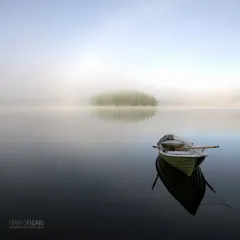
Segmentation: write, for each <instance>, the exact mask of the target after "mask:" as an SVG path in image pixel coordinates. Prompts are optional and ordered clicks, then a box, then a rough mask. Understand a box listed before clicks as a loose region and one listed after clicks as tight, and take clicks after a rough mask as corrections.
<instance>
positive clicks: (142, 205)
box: [0, 107, 240, 239]
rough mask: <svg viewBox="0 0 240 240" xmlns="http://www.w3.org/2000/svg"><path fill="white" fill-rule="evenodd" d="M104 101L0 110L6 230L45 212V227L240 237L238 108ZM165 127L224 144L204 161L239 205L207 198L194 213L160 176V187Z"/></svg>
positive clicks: (220, 190)
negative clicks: (103, 104) (159, 156)
mask: <svg viewBox="0 0 240 240" xmlns="http://www.w3.org/2000/svg"><path fill="white" fill-rule="evenodd" d="M150 109H151V108H150ZM93 110H94V111H93ZM101 110H103V109H100V108H99V109H96V108H95V109H92V108H74V107H72V108H41V109H39V108H9V109H5V110H3V109H2V110H1V111H0V136H1V137H0V148H1V151H0V159H1V162H0V169H1V174H0V178H1V181H0V190H1V192H2V197H1V205H0V210H1V217H0V222H1V231H2V232H10V231H11V229H9V228H8V221H9V220H10V219H44V222H45V229H43V230H40V231H39V232H38V234H46V235H48V234H50V233H53V232H56V231H57V233H62V234H63V233H66V232H68V234H69V235H70V236H72V237H74V236H81V237H83V238H84V239H96V238H105V239H112V238H114V239H123V238H129V237H131V238H133V239H149V238H156V237H160V236H161V237H162V238H164V239H165V238H167V239H175V237H177V236H181V237H185V238H186V239H190V238H191V237H194V238H196V239H201V238H203V237H204V238H205V239H212V238H213V237H214V238H220V237H221V239H229V238H231V239H238V236H239V233H240V231H239V223H240V208H239V202H240V201H239V200H240V194H239V188H238V184H237V183H238V182H239V181H240V176H239V171H238V169H239V161H238V160H239V148H240V134H239V133H240V125H239V122H240V112H239V110H206V109H205V110H204V109H202V110H189V109H188V110H186V109H185V110H178V111H176V110H167V109H166V110H161V109H159V108H157V109H154V111H153V109H152V110H149V109H148V110H146V109H142V110H141V109H140V108H139V109H135V110H130V108H127V109H121V108H119V109H117V108H115V109H107V108H105V109H104V111H103V112H101ZM102 115H104V118H102ZM146 115H148V117H147V116H146ZM109 116H110V117H109ZM136 116H137V117H136ZM166 133H174V134H176V135H180V136H182V137H184V138H186V139H189V140H191V141H193V142H195V143H196V144H199V145H219V146H220V148H219V149H212V150H208V154H209V156H208V157H207V158H206V160H205V161H204V162H203V163H202V165H201V169H202V172H203V175H204V177H205V178H206V180H207V181H208V182H209V183H210V184H211V185H212V186H213V187H214V189H215V190H216V191H217V194H218V195H219V196H220V197H222V198H224V200H225V201H226V202H227V203H228V204H230V205H231V207H232V209H230V208H227V207H224V206H221V205H217V204H210V205H207V204H205V205H201V206H200V207H199V209H198V211H197V214H196V216H191V215H190V214H189V213H188V212H187V211H186V210H185V209H184V208H183V207H182V206H181V205H180V204H179V202H178V201H177V200H176V199H175V198H173V196H172V195H171V194H170V193H169V192H168V191H167V189H166V188H165V187H164V185H163V183H162V182H161V181H160V180H158V181H157V184H156V186H155V188H154V190H153V191H152V190H151V186H152V184H153V181H154V179H155V177H156V174H157V171H156V167H155V161H156V158H157V152H156V149H153V148H152V147H151V146H152V145H155V144H156V143H157V141H158V140H159V138H160V137H162V135H163V134H166ZM218 195H216V194H214V193H213V192H212V191H210V190H209V189H207V190H206V193H205V196H204V199H203V201H204V202H209V201H210V202H215V203H216V202H219V201H220V200H219V196H218ZM219 226H221V227H219ZM26 231H28V230H26ZM29 231H30V230H29ZM196 232H197V234H196Z"/></svg>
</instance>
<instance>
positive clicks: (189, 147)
mask: <svg viewBox="0 0 240 240" xmlns="http://www.w3.org/2000/svg"><path fill="white" fill-rule="evenodd" d="M152 147H153V148H159V147H158V146H152ZM203 148H204V149H205V148H219V146H201V147H186V149H203Z"/></svg>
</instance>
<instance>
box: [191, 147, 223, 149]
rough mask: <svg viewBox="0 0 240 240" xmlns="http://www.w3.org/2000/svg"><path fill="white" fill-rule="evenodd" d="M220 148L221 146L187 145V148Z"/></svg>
mask: <svg viewBox="0 0 240 240" xmlns="http://www.w3.org/2000/svg"><path fill="white" fill-rule="evenodd" d="M202 148H219V146H201V147H187V149H202Z"/></svg>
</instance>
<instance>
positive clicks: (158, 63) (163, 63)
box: [0, 0, 240, 96]
mask: <svg viewBox="0 0 240 240" xmlns="http://www.w3.org/2000/svg"><path fill="white" fill-rule="evenodd" d="M239 12H240V2H239V1H238V0H225V1H223V0H218V1H217V0H208V1H206V0H201V1H200V0H195V1H192V0H162V1H161V0H159V1H146V0H145V1H140V0H138V1H137V0H135V1H131V0H129V1H126V0H122V1H120V0H111V1H110V0H108V1H106V0H102V1H100V0H99V1H97V0H95V1H91V0H88V1H61V0H59V1H54V0H53V1H50V0H49V1H45V0H43V1H34V0H31V1H30V0H29V1H25V0H21V1H11V0H5V1H1V2H0V30H1V31H0V43H1V44H0V52H1V54H0V63H1V69H0V70H1V72H2V74H1V75H2V76H1V79H2V80H1V81H0V89H1V90H0V91H1V94H5V95H9V96H16V95H18V96H22V95H24V96H26V95H29V96H31V95H39V96H44V95H46V96H58V95H64V96H65V95H66V96H70V95H72V94H77V91H76V89H82V91H85V90H86V91H88V90H89V91H90V89H95V91H97V90H101V89H106V88H111V87H115V88H116V87H128V88H132V87H134V88H140V89H147V90H149V91H151V89H155V90H156V89H161V88H163V87H172V88H175V89H178V88H182V89H189V90H190V91H195V90H196V89H202V90H206V89H208V88H210V89H215V88H221V89H226V88H228V89H234V88H236V87H240V80H239V77H240V44H239V42H240V27H239V26H240V14H239Z"/></svg>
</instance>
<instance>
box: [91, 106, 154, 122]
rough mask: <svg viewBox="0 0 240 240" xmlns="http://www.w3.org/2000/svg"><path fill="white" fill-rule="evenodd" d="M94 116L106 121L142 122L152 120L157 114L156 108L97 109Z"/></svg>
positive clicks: (94, 110)
mask: <svg viewBox="0 0 240 240" xmlns="http://www.w3.org/2000/svg"><path fill="white" fill-rule="evenodd" d="M92 113H93V114H94V115H96V116H98V117H100V118H102V119H105V120H115V121H116V120H117V121H133V122H134V121H141V120H147V119H148V118H152V117H153V116H154V115H155V113H156V108H155V107H95V108H94V109H93V112H92Z"/></svg>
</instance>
